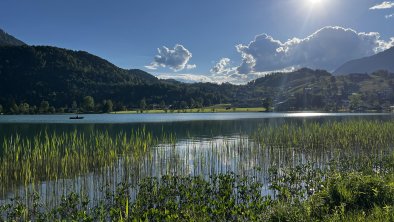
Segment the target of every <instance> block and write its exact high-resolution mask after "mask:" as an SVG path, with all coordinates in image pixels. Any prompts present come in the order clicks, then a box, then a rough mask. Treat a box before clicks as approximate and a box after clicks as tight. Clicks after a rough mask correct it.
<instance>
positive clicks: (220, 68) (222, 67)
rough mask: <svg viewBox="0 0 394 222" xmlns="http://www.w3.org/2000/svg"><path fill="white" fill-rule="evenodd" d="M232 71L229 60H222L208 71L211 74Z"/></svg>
mask: <svg viewBox="0 0 394 222" xmlns="http://www.w3.org/2000/svg"><path fill="white" fill-rule="evenodd" d="M233 70H234V69H233V67H231V60H230V59H229V58H222V59H220V60H219V62H218V63H216V65H215V66H214V67H212V69H211V70H210V71H211V73H212V74H227V73H230V72H232V71H233Z"/></svg>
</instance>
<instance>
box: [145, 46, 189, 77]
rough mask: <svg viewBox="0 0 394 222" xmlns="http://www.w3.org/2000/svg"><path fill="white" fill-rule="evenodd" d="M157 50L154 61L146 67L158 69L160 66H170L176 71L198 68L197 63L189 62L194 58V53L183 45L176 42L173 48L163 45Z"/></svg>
mask: <svg viewBox="0 0 394 222" xmlns="http://www.w3.org/2000/svg"><path fill="white" fill-rule="evenodd" d="M157 51H158V54H157V55H156V56H155V57H154V61H153V62H152V63H151V64H150V65H147V66H145V68H147V69H151V70H156V69H157V68H158V67H168V68H170V69H172V70H174V71H176V72H177V71H180V70H183V69H185V68H186V69H194V68H196V65H195V64H188V62H189V60H190V59H191V58H192V53H191V52H190V51H189V50H187V49H186V48H185V47H184V46H183V45H180V44H176V45H175V47H174V48H173V49H169V48H167V47H165V46H163V47H161V48H158V49H157Z"/></svg>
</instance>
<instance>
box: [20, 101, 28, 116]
mask: <svg viewBox="0 0 394 222" xmlns="http://www.w3.org/2000/svg"><path fill="white" fill-rule="evenodd" d="M29 110H30V105H29V104H28V103H21V104H20V105H19V112H20V113H22V114H25V113H29Z"/></svg>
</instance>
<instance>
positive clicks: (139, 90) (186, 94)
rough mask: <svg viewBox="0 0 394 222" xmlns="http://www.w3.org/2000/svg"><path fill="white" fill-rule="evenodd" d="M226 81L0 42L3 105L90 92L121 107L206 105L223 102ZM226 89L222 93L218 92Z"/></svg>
mask: <svg viewBox="0 0 394 222" xmlns="http://www.w3.org/2000/svg"><path fill="white" fill-rule="evenodd" d="M224 88H225V87H224V86H217V85H215V84H193V85H188V84H183V83H179V82H176V81H175V82H170V81H162V80H159V79H157V78H156V77H154V76H152V75H150V74H149V73H146V72H144V71H142V70H138V69H133V70H125V69H121V68H119V67H117V66H115V65H113V64H111V63H109V62H108V61H106V60H104V59H102V58H99V57H97V56H94V55H92V54H89V53H87V52H83V51H72V50H67V49H61V48H56V47H49V46H2V47H0V104H2V105H4V106H6V107H10V106H12V105H13V104H20V103H22V102H23V103H28V104H30V105H36V106H39V104H40V103H41V101H43V100H45V101H49V103H50V105H53V106H54V107H56V108H58V107H67V106H68V107H71V104H72V103H73V101H76V102H77V103H78V104H81V103H82V100H83V97H85V96H88V95H89V96H92V97H93V98H94V99H95V101H96V102H97V103H101V102H102V101H103V100H106V99H111V100H113V101H114V103H115V106H116V107H117V108H118V109H120V108H121V107H123V106H126V107H138V106H139V103H140V101H141V100H142V99H144V98H145V99H146V101H147V103H148V104H159V103H161V102H162V101H163V102H164V103H166V104H174V105H175V104H178V105H179V103H180V102H181V101H186V102H187V103H189V101H190V100H191V99H195V100H197V99H199V100H200V101H201V102H200V103H204V104H205V105H210V104H212V103H219V102H221V101H225V99H224V98H222V95H224V93H225V92H226V90H223V89H224ZM220 92H223V93H220Z"/></svg>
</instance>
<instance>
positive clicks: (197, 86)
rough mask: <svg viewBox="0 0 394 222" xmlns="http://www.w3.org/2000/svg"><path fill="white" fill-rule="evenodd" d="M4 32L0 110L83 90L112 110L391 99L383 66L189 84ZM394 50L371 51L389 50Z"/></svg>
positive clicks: (77, 96) (76, 99)
mask: <svg viewBox="0 0 394 222" xmlns="http://www.w3.org/2000/svg"><path fill="white" fill-rule="evenodd" d="M5 37H6V38H5ZM1 38H2V39H7V44H6V45H0V113H1V112H5V113H21V111H19V110H21V109H18V107H21V108H22V109H23V110H24V112H26V106H27V104H28V105H29V107H30V108H29V109H28V110H27V112H29V113H36V112H38V110H39V109H38V108H37V107H39V106H40V104H42V102H43V101H47V102H48V103H49V105H50V106H53V109H51V110H54V109H56V110H64V109H66V110H67V108H70V107H71V106H72V104H75V103H76V104H78V106H79V107H81V106H82V103H83V101H84V100H83V98H84V97H85V96H92V97H93V98H94V100H95V105H96V108H95V109H96V111H100V110H101V107H102V106H103V104H104V100H108V99H110V100H112V101H113V104H114V109H115V110H121V109H125V108H138V107H141V106H142V105H141V104H142V101H144V103H146V104H147V107H149V108H155V107H157V106H159V105H160V106H161V107H166V108H186V107H202V106H204V107H206V106H210V105H213V104H219V103H222V104H223V103H226V104H232V106H238V107H252V106H262V105H263V104H267V101H268V102H269V103H270V104H271V105H272V106H274V107H276V108H277V110H327V111H335V110H339V109H342V108H349V107H351V106H350V103H351V102H349V98H350V97H351V96H352V95H354V94H355V93H356V94H357V95H358V96H360V97H361V98H360V100H359V101H360V102H359V104H357V106H353V107H356V108H357V107H362V108H363V109H373V110H382V109H385V108H387V107H389V106H390V105H391V104H394V74H391V73H389V72H385V71H379V72H375V73H372V74H368V75H366V74H349V75H339V76H334V75H332V74H330V73H328V72H327V71H324V70H311V69H307V68H303V69H300V70H297V71H295V72H291V73H274V74H269V75H266V76H264V77H262V78H259V79H256V80H254V81H251V82H250V83H248V84H246V85H241V86H236V85H232V84H221V85H218V84H213V83H194V84H187V83H181V82H178V81H175V80H160V79H157V78H156V77H154V76H153V75H151V74H149V73H146V72H144V71H142V70H138V69H132V70H126V69H121V68H119V67H117V66H115V65H114V64H112V63H110V62H108V61H106V60H104V59H102V58H99V57H97V56H95V55H92V54H89V53H87V52H83V51H73V50H68V49H62V48H57V47H50V46H28V45H26V44H24V43H23V42H21V41H19V40H17V39H16V38H13V37H12V36H10V35H8V34H4V32H3V34H2V37H1ZM3 42H6V41H3ZM392 51H393V49H390V50H388V51H386V52H383V53H381V54H378V55H377V56H376V58H386V59H387V58H390V56H391V55H392ZM391 61H393V60H391ZM384 64H386V63H384ZM379 69H380V68H379ZM361 73H365V72H361ZM164 104H165V105H164ZM356 108H354V109H356ZM1 109H3V110H1ZM357 109H358V108H357Z"/></svg>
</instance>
